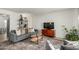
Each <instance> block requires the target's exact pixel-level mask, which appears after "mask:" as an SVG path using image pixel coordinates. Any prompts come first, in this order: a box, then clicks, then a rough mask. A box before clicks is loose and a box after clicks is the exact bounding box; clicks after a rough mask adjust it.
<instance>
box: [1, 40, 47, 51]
mask: <svg viewBox="0 0 79 59" xmlns="http://www.w3.org/2000/svg"><path fill="white" fill-rule="evenodd" d="M45 45H46V39H42V40H41V41H40V42H39V44H35V43H33V42H31V41H30V39H25V40H23V41H20V42H17V43H11V42H9V41H5V42H2V43H0V50H45Z"/></svg>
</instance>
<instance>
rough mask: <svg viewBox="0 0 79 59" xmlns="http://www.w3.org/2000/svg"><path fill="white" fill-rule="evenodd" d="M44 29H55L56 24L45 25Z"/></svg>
mask: <svg viewBox="0 0 79 59" xmlns="http://www.w3.org/2000/svg"><path fill="white" fill-rule="evenodd" d="M44 28H49V29H54V22H51V23H49V22H48V23H44Z"/></svg>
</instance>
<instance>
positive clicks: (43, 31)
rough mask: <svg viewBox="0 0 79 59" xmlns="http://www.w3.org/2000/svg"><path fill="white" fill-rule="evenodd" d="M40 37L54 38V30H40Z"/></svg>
mask: <svg viewBox="0 0 79 59" xmlns="http://www.w3.org/2000/svg"><path fill="white" fill-rule="evenodd" d="M42 35H44V36H49V37H55V30H54V29H48V28H45V29H42Z"/></svg>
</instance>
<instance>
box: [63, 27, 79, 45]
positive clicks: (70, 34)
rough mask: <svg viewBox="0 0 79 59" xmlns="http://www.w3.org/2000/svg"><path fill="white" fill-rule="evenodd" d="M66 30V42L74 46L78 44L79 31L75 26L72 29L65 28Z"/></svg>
mask: <svg viewBox="0 0 79 59" xmlns="http://www.w3.org/2000/svg"><path fill="white" fill-rule="evenodd" d="M63 27H64V30H65V33H66V34H65V39H66V40H65V41H67V42H69V43H72V44H77V43H78V40H79V34H78V29H76V28H75V26H73V27H72V28H71V29H68V28H66V27H65V26H63Z"/></svg>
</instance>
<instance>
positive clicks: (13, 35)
mask: <svg viewBox="0 0 79 59" xmlns="http://www.w3.org/2000/svg"><path fill="white" fill-rule="evenodd" d="M33 34H35V32H29V33H25V34H22V35H17V34H16V33H13V32H10V33H9V40H10V41H11V42H18V41H21V40H24V39H26V38H29V37H30V36H31V35H33Z"/></svg>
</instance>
